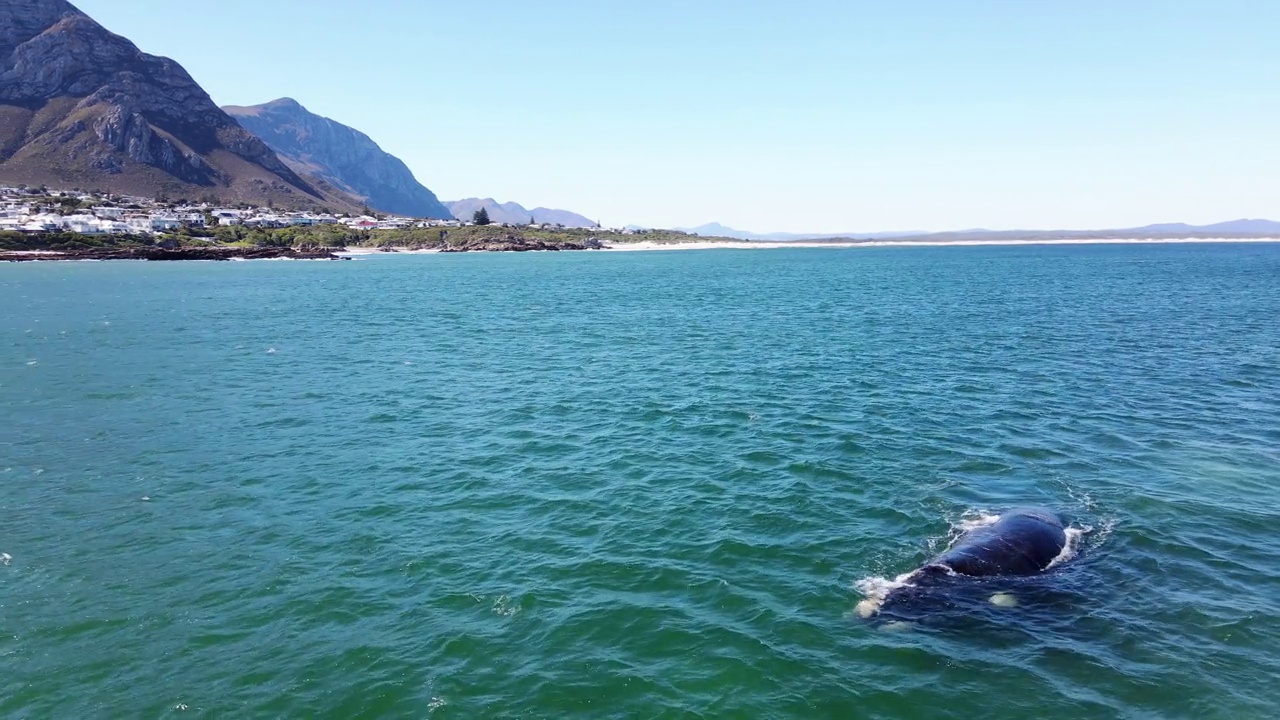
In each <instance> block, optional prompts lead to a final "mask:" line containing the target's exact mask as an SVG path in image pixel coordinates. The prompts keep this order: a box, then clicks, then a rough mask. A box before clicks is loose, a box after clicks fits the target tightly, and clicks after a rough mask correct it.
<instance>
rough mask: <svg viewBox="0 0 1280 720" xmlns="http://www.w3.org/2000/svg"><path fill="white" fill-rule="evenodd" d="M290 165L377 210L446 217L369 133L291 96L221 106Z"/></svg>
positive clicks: (437, 203) (444, 210) (446, 212)
mask: <svg viewBox="0 0 1280 720" xmlns="http://www.w3.org/2000/svg"><path fill="white" fill-rule="evenodd" d="M222 109H223V110H225V111H226V112H227V113H228V114H229V115H231V117H233V118H235V119H236V121H237V122H239V123H240V125H241V126H243V127H244V128H245V129H246V130H248V131H249V132H251V133H253V134H254V135H257V136H258V137H259V138H261V139H262V140H263V141H264V142H266V143H267V145H268V146H270V147H271V149H272V150H275V151H276V153H277V154H278V155H279V156H280V157H281V158H283V159H284V161H285V162H286V163H287V164H288V165H289V166H290V167H292V168H293V169H294V170H296V171H298V172H300V173H305V174H310V175H314V176H316V177H321V178H324V179H325V180H327V181H329V182H330V183H332V184H333V185H335V186H337V187H339V188H341V189H343V190H345V191H346V192H347V193H348V194H350V195H354V196H356V197H358V198H360V199H361V200H363V201H365V202H366V203H368V205H369V206H370V207H372V208H374V209H376V210H381V211H382V212H386V213H394V214H396V215H409V216H411V217H426V218H442V219H443V218H451V217H453V216H452V215H451V214H450V213H449V210H448V209H447V208H446V207H445V206H444V205H442V204H441V203H440V201H439V200H438V199H436V196H435V193H432V192H431V191H430V190H428V189H427V188H426V187H424V186H423V185H422V183H420V182H418V180H417V179H416V178H414V176H413V173H412V172H411V171H410V170H409V168H408V166H406V165H405V164H404V163H403V162H401V161H400V159H399V158H397V157H395V156H394V155H391V154H389V153H387V152H385V151H383V149H382V148H381V147H378V144H377V143H375V142H374V141H373V140H372V139H370V138H369V136H368V135H365V134H364V133H362V132H360V131H359V130H356V129H354V128H350V127H347V126H346V125H343V124H342V123H339V122H335V121H333V120H330V119H329V118H326V117H321V116H319V115H316V114H314V113H311V112H309V111H308V110H307V109H306V108H304V107H302V105H300V104H298V102H297V101H296V100H292V99H290V98H282V99H280V100H275V101H272V102H269V103H266V104H264V105H254V106H251V107H238V106H229V107H224V108H222Z"/></svg>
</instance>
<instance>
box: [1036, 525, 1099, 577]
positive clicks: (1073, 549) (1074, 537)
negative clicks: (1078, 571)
mask: <svg viewBox="0 0 1280 720" xmlns="http://www.w3.org/2000/svg"><path fill="white" fill-rule="evenodd" d="M1092 531H1093V528H1091V527H1089V526H1087V525H1086V526H1084V527H1069V528H1067V529H1066V533H1067V542H1066V544H1065V545H1063V546H1062V552H1060V553H1058V557H1056V558H1054V559H1053V560H1051V561H1049V564H1048V565H1046V566H1045V568H1044V571H1045V572H1049V571H1050V570H1052V569H1054V568H1056V567H1058V566H1059V565H1061V564H1063V563H1065V562H1070V561H1071V560H1073V559H1075V557H1076V556H1077V555H1079V554H1080V541H1081V540H1082V539H1083V538H1084V536H1085V535H1088V534H1089V533H1090V532H1092Z"/></svg>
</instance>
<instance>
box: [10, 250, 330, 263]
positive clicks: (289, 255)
mask: <svg viewBox="0 0 1280 720" xmlns="http://www.w3.org/2000/svg"><path fill="white" fill-rule="evenodd" d="M276 259H288V260H345V259H347V258H342V257H339V256H337V255H335V254H333V253H332V252H331V251H329V250H314V249H301V250H300V249H295V248H287V247H283V248H282V247H252V248H240V247H207V248H160V247H132V248H87V249H82V250H66V251H61V252H40V253H14V252H7V253H6V252H0V262H48V261H69V260H147V261H152V262H172V261H179V260H216V261H226V260H276Z"/></svg>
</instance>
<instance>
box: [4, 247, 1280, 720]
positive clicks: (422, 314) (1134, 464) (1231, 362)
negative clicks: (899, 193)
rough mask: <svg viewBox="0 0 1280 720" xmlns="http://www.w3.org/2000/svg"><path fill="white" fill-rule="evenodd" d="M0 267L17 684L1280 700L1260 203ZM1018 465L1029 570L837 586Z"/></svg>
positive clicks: (373, 708)
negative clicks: (822, 235)
mask: <svg viewBox="0 0 1280 720" xmlns="http://www.w3.org/2000/svg"><path fill="white" fill-rule="evenodd" d="M0 309H2V312H0V512H2V513H3V518H4V522H3V523H0V553H5V554H6V555H8V556H11V557H9V558H8V559H7V564H6V563H0V669H2V670H3V672H0V715H4V716H8V717H31V718H38V717H171V716H175V714H177V715H179V716H183V717H186V716H192V717H332V718H356V717H367V718H374V717H379V718H381V717H415V718H422V717H432V718H490V717H493V718H517V717H519V718H548V717H557V718H558V717H571V716H572V717H664V718H666V717H669V718H683V717H704V718H712V717H715V718H720V717H796V718H815V717H832V718H849V717H869V718H906V717H919V718H972V717H992V718H997V717H1008V718H1025V717H1044V716H1055V717H1090V718H1121V717H1123V718H1165V717H1187V718H1215V717H1222V718H1245V717H1249V718H1252V717H1270V716H1271V715H1272V714H1273V712H1274V710H1275V708H1276V707H1278V706H1280V689H1277V688H1278V687H1280V686H1277V684H1276V682H1275V678H1276V677H1280V552H1278V551H1277V550H1276V547H1275V546H1276V541H1277V539H1278V538H1280V533H1278V531H1277V520H1280V510H1278V509H1277V502H1278V501H1280V449H1278V448H1280V246H1275V245H1240V246H1236V245H1213V246H1208V245H1206V246H1169V245H1165V246H1097V247H1026V248H917V249H897V248H885V249H854V250H785V251H709V252H698V251H690V252H675V253H595V254H587V253H581V254H572V253H562V254H544V255H497V254H490V255H465V256H442V255H436V256H412V257H409V256H396V257H376V258H371V259H367V260H360V261H355V262H345V263H310V262H250V263H225V264H213V263H179V264H157V263H47V264H28V265H21V266H0ZM1024 504H1040V505H1048V506H1051V507H1054V508H1057V509H1059V510H1062V511H1063V512H1065V513H1067V514H1068V515H1070V516H1071V518H1072V520H1073V526H1074V527H1075V528H1076V529H1077V530H1079V531H1080V532H1081V533H1082V537H1081V539H1080V541H1079V547H1078V555H1077V556H1076V557H1075V558H1074V559H1072V560H1071V561H1070V562H1067V563H1065V564H1063V565H1061V566H1059V567H1057V568H1055V569H1054V570H1053V571H1052V572H1051V573H1050V574H1049V575H1047V576H1045V577H1042V578H1037V579H1036V584H1035V586H1034V587H1014V588H1011V592H1012V594H1013V595H1015V596H1017V597H1018V600H1019V602H1018V603H1017V605H1016V607H1000V606H997V605H993V604H991V603H988V602H985V601H984V600H983V598H985V593H984V594H983V596H982V598H979V599H978V600H979V601H975V602H973V603H970V604H964V603H961V604H959V605H958V606H957V607H956V608H951V609H950V610H949V611H947V612H942V613H939V615H938V616H936V617H932V618H928V617H926V618H921V620H922V621H921V622H917V623H911V624H909V625H904V624H895V623H885V622H866V621H864V620H862V619H861V618H860V617H858V615H857V613H855V612H854V608H855V606H857V605H858V603H859V602H860V601H861V600H863V595H862V593H861V592H860V591H859V590H858V589H857V588H858V587H863V588H866V587H868V583H872V582H873V581H874V579H875V578H892V577H894V576H896V575H898V574H900V573H905V572H907V571H909V570H911V569H912V568H914V567H916V566H917V565H918V564H919V563H920V562H922V561H923V560H924V559H926V558H927V557H928V556H929V555H930V554H931V553H932V552H934V551H936V550H938V549H940V548H941V547H944V546H945V545H946V543H947V542H948V540H949V538H950V537H952V536H954V534H955V532H956V531H957V529H958V528H961V527H963V526H964V524H965V523H966V522H969V521H973V520H974V519H976V518H979V517H980V516H982V515H984V514H987V513H992V512H999V511H1000V510H1003V509H1005V508H1008V507H1011V506H1014V505H1024ZM0 557H3V556H0Z"/></svg>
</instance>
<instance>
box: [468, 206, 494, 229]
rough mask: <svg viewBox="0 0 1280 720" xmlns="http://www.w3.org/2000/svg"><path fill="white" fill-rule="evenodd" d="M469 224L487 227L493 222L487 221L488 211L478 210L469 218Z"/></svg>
mask: <svg viewBox="0 0 1280 720" xmlns="http://www.w3.org/2000/svg"><path fill="white" fill-rule="evenodd" d="M471 222H473V223H475V224H476V225H481V226H484V225H488V224H489V223H491V222H493V221H492V220H490V219H489V209H488V208H480V209H479V210H477V211H475V213H474V214H473V215H472V216H471Z"/></svg>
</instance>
